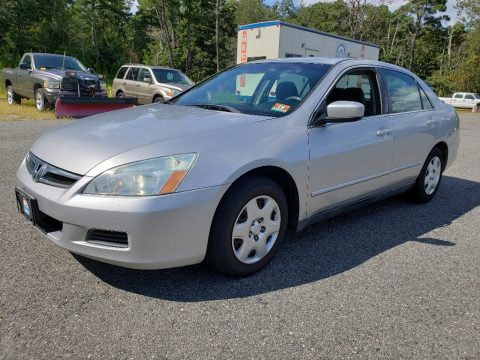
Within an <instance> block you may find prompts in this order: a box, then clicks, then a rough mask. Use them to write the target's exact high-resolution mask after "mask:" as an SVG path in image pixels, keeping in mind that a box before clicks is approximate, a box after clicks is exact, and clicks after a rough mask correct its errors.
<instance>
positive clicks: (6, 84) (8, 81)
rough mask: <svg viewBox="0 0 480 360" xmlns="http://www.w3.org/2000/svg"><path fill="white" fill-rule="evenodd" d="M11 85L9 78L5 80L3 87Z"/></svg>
mask: <svg viewBox="0 0 480 360" xmlns="http://www.w3.org/2000/svg"><path fill="white" fill-rule="evenodd" d="M11 85H12V82H11V81H10V80H9V79H6V80H5V89H6V88H7V87H9V86H11Z"/></svg>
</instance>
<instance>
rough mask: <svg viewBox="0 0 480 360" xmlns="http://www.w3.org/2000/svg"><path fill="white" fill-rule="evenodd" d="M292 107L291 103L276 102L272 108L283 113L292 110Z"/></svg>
mask: <svg viewBox="0 0 480 360" xmlns="http://www.w3.org/2000/svg"><path fill="white" fill-rule="evenodd" d="M290 108H291V106H290V105H285V104H280V103H276V104H275V105H273V107H272V110H273V111H278V112H281V113H286V112H287V111H288V110H290Z"/></svg>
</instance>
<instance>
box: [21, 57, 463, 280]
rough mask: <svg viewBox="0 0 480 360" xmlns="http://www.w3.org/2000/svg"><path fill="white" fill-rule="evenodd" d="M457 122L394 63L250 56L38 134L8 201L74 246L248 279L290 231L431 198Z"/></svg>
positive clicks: (453, 149) (143, 265) (452, 147)
mask: <svg viewBox="0 0 480 360" xmlns="http://www.w3.org/2000/svg"><path fill="white" fill-rule="evenodd" d="M252 82H253V83H252ZM246 88H248V89H253V91H251V92H247V91H242V89H246ZM458 126H459V120H458V117H457V114H456V113H455V111H454V109H453V108H452V107H451V106H449V105H446V104H444V103H443V102H441V101H440V100H439V99H438V98H437V96H436V95H435V94H434V93H433V92H432V91H431V90H430V89H429V87H428V86H427V85H425V83H424V82H423V81H422V80H420V79H419V78H418V77H417V76H415V75H414V74H412V73H410V72H409V71H407V70H405V69H403V68H400V67H397V66H394V65H390V64H386V63H382V62H376V61H368V60H352V59H323V58H304V59H301V58H300V59H299V58H292V59H282V60H265V61H259V62H251V63H247V64H243V65H240V66H236V67H233V68H231V69H228V70H226V71H224V72H221V73H218V74H217V75H215V76H213V77H211V78H209V79H207V80H206V81H204V82H201V83H199V84H198V85H196V86H194V87H193V88H191V89H189V90H187V91H185V92H184V93H182V94H180V95H179V96H177V97H176V98H174V99H173V100H171V101H170V102H168V103H167V104H162V103H159V104H151V105H145V106H140V107H137V108H133V109H129V110H121V111H113V112H109V113H105V114H102V115H97V116H94V117H91V118H86V119H82V120H79V121H77V122H74V123H72V124H69V125H66V126H62V127H59V128H57V129H54V130H52V131H50V132H48V133H46V134H44V135H43V136H41V137H40V138H39V139H38V140H37V141H36V142H35V144H34V145H33V146H32V148H31V149H30V152H29V153H28V155H27V156H26V158H25V160H24V161H23V163H22V164H21V165H20V168H19V170H18V173H17V189H16V196H17V201H18V207H19V209H20V211H21V212H22V213H23V214H24V215H25V216H26V217H27V218H28V219H29V220H30V222H31V223H33V225H35V226H36V227H37V228H39V229H40V230H41V231H42V232H43V233H44V234H45V235H46V236H47V238H49V239H50V240H52V241H53V242H54V243H55V244H57V245H59V246H61V247H63V248H65V249H67V250H69V251H71V252H73V253H76V254H80V255H83V256H86V257H89V258H93V259H97V260H100V261H105V262H108V263H112V264H116V265H121V266H126V267H131V268H139V269H158V268H165V267H174V266H181V265H188V264H195V263H199V262H201V261H202V260H203V259H204V258H207V259H208V261H209V262H210V263H211V264H212V265H213V266H214V267H215V268H216V269H218V270H220V271H223V272H225V273H227V274H232V275H247V274H251V273H253V272H255V271H258V270H260V269H261V268H263V267H264V266H266V265H267V264H268V263H269V261H270V260H271V259H272V258H273V257H274V255H275V253H276V252H277V251H278V249H279V247H280V246H281V244H282V242H283V240H284V238H285V231H286V230H287V228H290V229H291V230H294V231H295V230H297V231H299V230H302V229H303V228H304V227H305V226H308V225H309V224H312V223H314V222H316V221H318V220H321V219H325V218H327V217H330V216H333V215H335V214H338V213H340V212H342V211H347V210H349V209H352V208H355V207H358V206H361V205H364V204H367V203H370V202H372V201H377V200H379V199H382V198H386V197H388V196H392V195H393V194H398V193H400V192H404V191H410V192H411V193H412V195H413V197H414V198H415V199H416V200H417V201H419V202H427V201H430V200H431V199H432V198H433V197H434V196H435V194H436V192H437V190H438V188H439V185H440V182H441V178H442V173H443V171H444V170H445V169H446V168H447V167H448V166H449V165H450V164H452V162H453V161H454V160H455V157H456V154H457V148H458V144H459V135H458ZM392 221H394V220H392Z"/></svg>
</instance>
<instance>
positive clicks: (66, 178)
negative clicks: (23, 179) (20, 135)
mask: <svg viewBox="0 0 480 360" xmlns="http://www.w3.org/2000/svg"><path fill="white" fill-rule="evenodd" d="M25 162H26V165H27V170H28V172H29V173H30V175H31V176H32V178H33V180H34V181H36V182H39V183H43V184H47V185H51V186H55V187H60V188H69V187H70V186H72V185H73V184H75V183H76V182H77V181H78V180H80V178H81V177H82V176H81V175H78V174H74V173H71V172H69V171H66V170H63V169H60V168H57V167H56V166H53V165H50V164H48V163H46V162H45V161H43V160H41V159H39V158H38V157H36V156H35V155H33V154H32V153H31V152H29V153H28V155H27V158H26V159H25Z"/></svg>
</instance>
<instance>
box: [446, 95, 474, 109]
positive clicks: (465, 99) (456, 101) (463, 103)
mask: <svg viewBox="0 0 480 360" xmlns="http://www.w3.org/2000/svg"><path fill="white" fill-rule="evenodd" d="M439 99H440V100H442V101H443V102H444V103H445V104H449V105H452V106H453V107H456V108H463V109H472V108H473V107H474V106H477V107H479V108H480V95H478V94H477V93H466V92H456V93H455V94H453V96H452V97H451V98H449V97H441V98H439Z"/></svg>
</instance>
